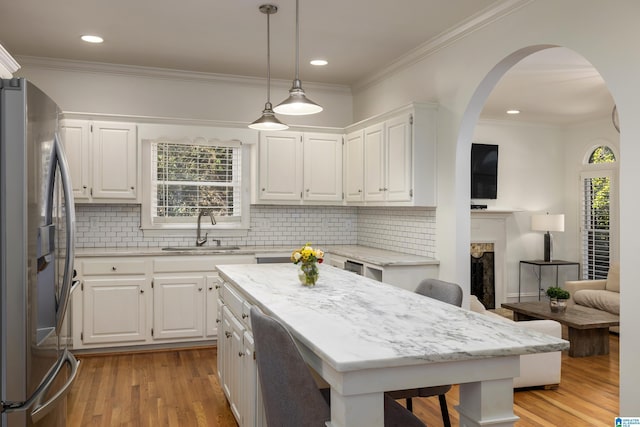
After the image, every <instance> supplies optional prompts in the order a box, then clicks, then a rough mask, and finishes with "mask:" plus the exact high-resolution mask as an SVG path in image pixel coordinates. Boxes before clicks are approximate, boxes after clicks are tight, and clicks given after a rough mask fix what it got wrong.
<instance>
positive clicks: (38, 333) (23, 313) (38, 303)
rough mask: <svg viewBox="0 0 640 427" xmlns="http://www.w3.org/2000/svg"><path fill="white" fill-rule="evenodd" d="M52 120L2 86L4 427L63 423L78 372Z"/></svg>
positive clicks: (69, 252) (70, 213)
mask: <svg viewBox="0 0 640 427" xmlns="http://www.w3.org/2000/svg"><path fill="white" fill-rule="evenodd" d="M58 116H59V108H58V106H57V105H56V103H55V102H53V101H52V100H51V99H50V98H49V97H48V96H47V95H45V94H44V93H43V92H42V91H41V90H40V89H38V88H37V87H36V86H34V85H33V84H31V83H30V82H28V81H26V80H25V79H9V80H0V195H1V203H0V262H1V264H0V276H1V287H0V308H1V310H2V311H1V313H0V339H1V341H0V347H1V352H0V353H1V370H0V386H1V387H2V390H1V400H2V427H14V426H20V427H23V426H47V427H49V426H64V425H65V423H66V394H67V392H68V391H69V389H70V387H71V384H72V383H73V381H74V379H75V376H76V373H77V371H78V361H77V360H76V359H75V358H74V357H73V355H72V354H71V352H70V351H69V349H68V348H67V347H68V344H69V343H70V336H71V335H70V333H69V324H70V323H69V322H68V321H66V318H65V314H66V312H67V305H68V302H69V296H70V293H71V287H72V283H73V257H74V253H73V249H74V234H75V213H74V206H73V193H72V190H71V182H70V178H69V173H68V166H67V162H66V159H65V156H64V152H63V147H62V143H61V141H60V138H59V136H58Z"/></svg>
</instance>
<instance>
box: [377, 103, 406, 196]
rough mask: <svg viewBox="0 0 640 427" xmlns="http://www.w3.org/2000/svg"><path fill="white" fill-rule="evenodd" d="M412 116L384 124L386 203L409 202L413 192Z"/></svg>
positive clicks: (400, 117)
mask: <svg viewBox="0 0 640 427" xmlns="http://www.w3.org/2000/svg"><path fill="white" fill-rule="evenodd" d="M412 117H413V116H411V115H402V116H399V117H396V118H393V119H390V120H387V121H386V122H385V125H384V126H385V133H384V134H385V143H386V146H385V159H386V162H385V184H384V196H385V199H386V200H388V201H400V202H406V201H411V195H412V194H411V193H412V190H413V181H412V180H411V177H412V176H413V171H412V164H411V159H412V141H411V124H412V121H413V118H412Z"/></svg>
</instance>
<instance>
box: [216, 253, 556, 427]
mask: <svg viewBox="0 0 640 427" xmlns="http://www.w3.org/2000/svg"><path fill="white" fill-rule="evenodd" d="M218 271H219V273H220V276H221V278H222V279H223V281H224V282H225V283H224V286H223V288H224V289H228V290H229V291H230V292H231V293H234V292H235V293H237V294H238V295H240V296H241V298H242V299H243V300H244V301H245V305H255V306H257V307H259V308H260V309H261V310H263V311H264V312H265V313H266V314H269V315H271V316H273V317H275V318H277V319H278V320H280V321H281V322H282V323H283V324H284V325H285V326H286V327H287V329H288V330H289V331H290V332H291V334H292V335H293V337H294V338H295V339H296V341H297V342H298V344H299V347H300V350H301V352H302V354H303V356H304V358H305V360H306V361H307V363H308V364H309V365H310V366H311V367H312V368H313V369H314V370H315V371H316V372H317V373H318V374H319V375H320V376H321V377H322V378H324V380H325V381H326V382H327V383H328V384H329V385H330V386H331V422H330V424H329V425H330V426H333V427H347V426H349V427H359V426H363V427H364V426H367V427H371V426H380V427H381V426H382V425H383V421H382V420H383V393H384V392H385V391H391V390H400V389H408V388H415V387H421V386H435V385H442V384H460V405H459V406H458V407H457V408H456V409H457V410H458V412H459V414H460V425H464V426H481V425H492V426H512V425H513V423H514V422H515V421H516V420H517V417H516V416H515V415H514V413H513V378H514V377H516V376H518V375H519V369H520V361H519V356H520V355H522V354H531V353H543V352H551V351H558V350H565V349H567V348H568V342H567V341H564V340H561V339H558V338H554V337H551V336H548V335H543V334H539V333H536V332H534V331H529V330H525V329H522V328H520V327H519V326H517V324H510V323H506V322H500V321H499V320H495V319H492V318H490V317H488V316H481V315H478V314H476V313H473V312H470V311H468V310H464V309H461V308H458V307H454V306H451V305H448V304H445V303H442V302H439V301H436V300H433V299H430V298H426V297H423V296H421V295H418V294H415V293H413V292H410V291H407V290H404V289H401V288H398V287H395V286H391V285H388V284H384V283H380V282H377V281H374V280H371V279H368V278H365V277H362V276H357V275H354V274H350V273H348V272H345V271H343V270H339V269H336V268H333V267H331V266H327V265H321V266H320V279H319V281H318V283H317V284H316V286H315V287H312V288H307V287H303V286H302V285H300V283H299V282H298V278H297V266H295V265H293V264H269V265H223V266H218ZM224 289H223V290H224ZM222 295H224V292H223V294H222ZM222 298H223V299H224V296H223V297H222ZM225 302H226V301H222V300H221V303H223V304H224V303H225ZM243 311H246V307H245V308H244V309H243ZM219 352H220V350H219ZM220 357H221V355H220V354H219V358H220ZM257 401H258V402H259V399H258V400H257ZM258 412H259V410H258Z"/></svg>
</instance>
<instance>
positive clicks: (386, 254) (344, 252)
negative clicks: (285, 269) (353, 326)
mask: <svg viewBox="0 0 640 427" xmlns="http://www.w3.org/2000/svg"><path fill="white" fill-rule="evenodd" d="M314 247H317V248H318V249H322V250H323V251H325V252H327V253H329V254H336V255H340V256H343V257H345V258H349V259H352V260H356V261H360V262H366V263H370V264H375V265H379V266H381V267H388V266H401V265H406V266H409V265H437V264H439V261H438V260H435V259H433V258H429V257H424V256H419V255H412V254H405V253H402V252H396V251H388V250H384V249H378V248H371V247H368V246H360V245H326V246H322V245H314ZM191 248H193V247H191ZM294 249H296V248H295V247H293V246H241V247H240V248H239V249H229V250H222V251H221V250H220V249H219V248H218V249H217V248H216V247H215V246H204V247H202V248H199V249H197V250H193V249H189V248H185V250H182V251H181V250H173V251H166V250H162V248H160V247H151V248H139V247H135V248H80V249H76V256H77V257H104V256H176V255H179V256H184V255H190V256H196V255H229V254H234V255H253V254H255V255H258V256H260V255H264V256H289V255H290V254H291V252H292V251H293V250H294Z"/></svg>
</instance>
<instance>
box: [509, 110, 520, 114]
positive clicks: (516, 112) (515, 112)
mask: <svg viewBox="0 0 640 427" xmlns="http://www.w3.org/2000/svg"><path fill="white" fill-rule="evenodd" d="M507 114H520V110H507Z"/></svg>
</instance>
